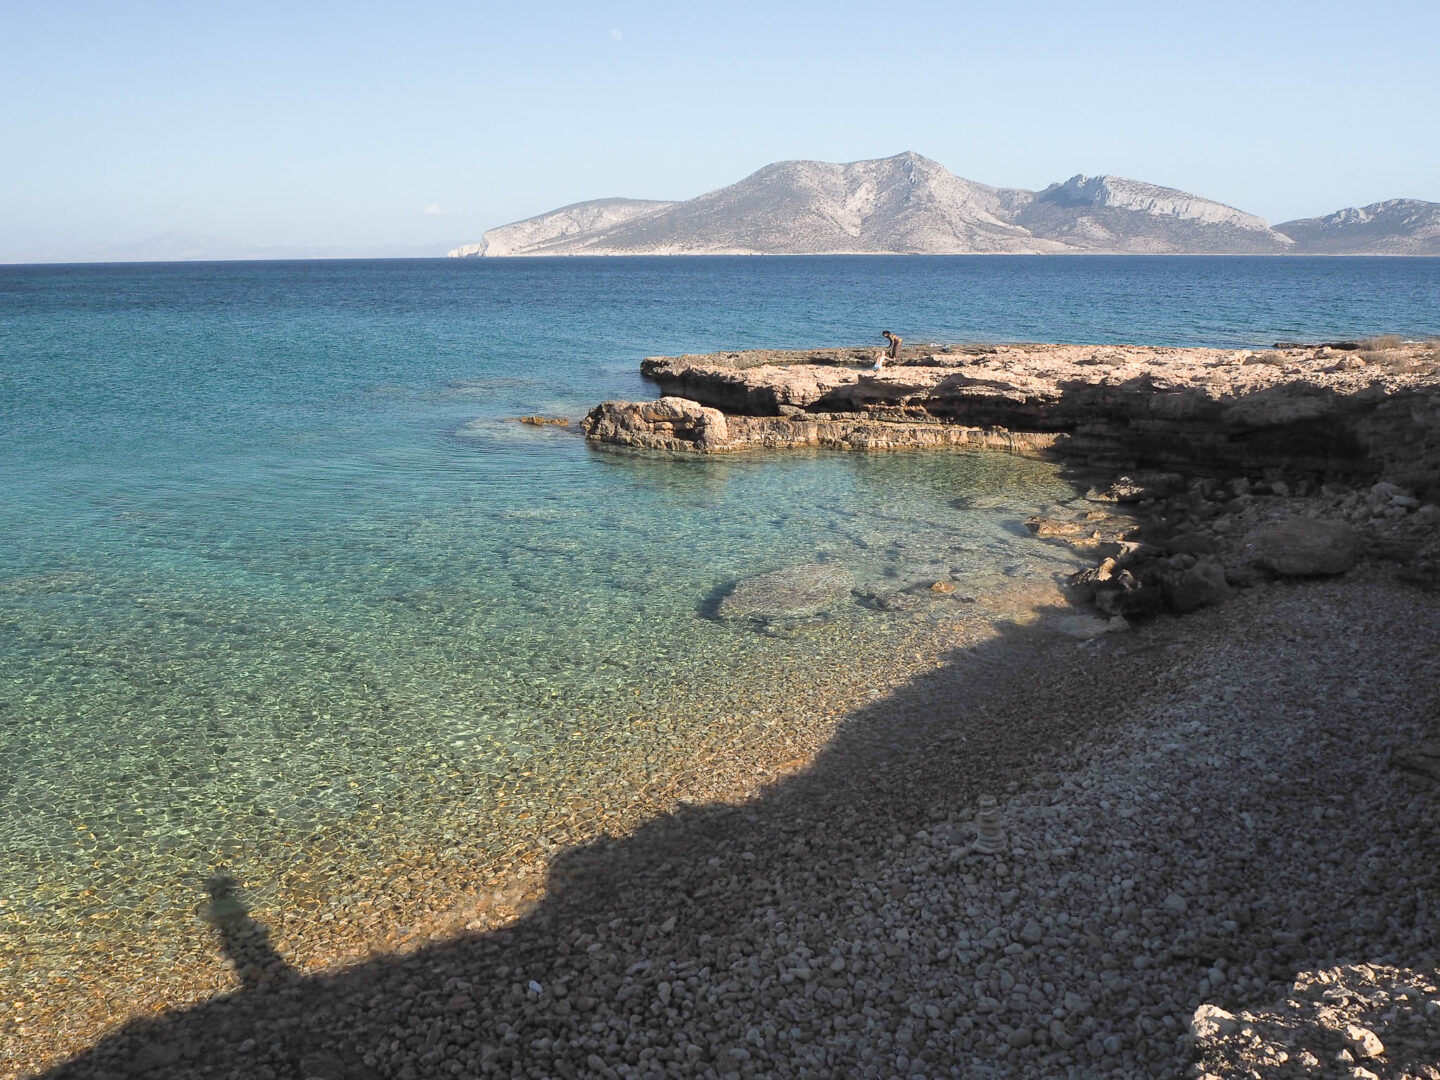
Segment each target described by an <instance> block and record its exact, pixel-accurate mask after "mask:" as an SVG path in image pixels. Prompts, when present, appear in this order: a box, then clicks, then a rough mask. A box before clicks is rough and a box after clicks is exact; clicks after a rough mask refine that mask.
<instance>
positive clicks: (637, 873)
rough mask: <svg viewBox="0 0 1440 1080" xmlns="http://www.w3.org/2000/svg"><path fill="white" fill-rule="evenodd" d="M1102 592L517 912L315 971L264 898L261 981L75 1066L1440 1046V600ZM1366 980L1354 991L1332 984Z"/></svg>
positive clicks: (1098, 1060) (1240, 1069)
mask: <svg viewBox="0 0 1440 1080" xmlns="http://www.w3.org/2000/svg"><path fill="white" fill-rule="evenodd" d="M1073 617H1074V616H1073V612H1069V611H1065V610H1064V609H1057V610H1056V611H1054V612H1053V613H1052V615H1051V617H1050V618H1049V619H1042V620H1041V622H1040V623H1039V624H1038V625H1030V626H1024V627H1021V626H1015V627H1012V628H1009V629H1005V630H1002V632H1001V634H1000V635H999V637H998V638H996V639H994V640H992V641H990V642H988V643H986V644H982V645H979V646H977V647H975V648H973V649H969V650H964V651H961V652H959V653H957V654H956V655H955V656H954V657H952V658H951V660H950V661H949V662H948V663H947V664H946V665H945V666H944V667H943V668H939V669H937V670H935V671H934V672H933V673H931V674H927V675H921V676H919V677H917V678H915V679H913V680H912V681H911V682H910V683H908V684H906V685H905V686H904V687H902V688H901V689H899V690H898V691H896V692H894V693H892V694H889V695H888V696H885V697H883V698H880V699H877V700H876V701H875V702H874V703H873V704H871V705H868V706H865V707H863V708H861V709H860V710H858V711H857V712H855V713H854V714H852V715H851V717H850V718H849V719H848V720H847V721H846V723H845V725H844V726H843V727H842V728H841V729H840V732H839V734H838V735H837V736H836V738H835V739H834V740H833V741H832V742H831V743H830V745H829V746H828V747H827V748H826V749H825V750H824V751H823V752H822V753H821V754H820V755H819V756H818V758H817V759H816V761H815V762H814V763H813V765H812V766H811V767H810V768H809V769H808V770H806V771H804V772H801V773H799V774H796V775H793V776H790V777H788V778H785V779H783V780H781V781H779V782H777V783H776V784H774V785H773V786H771V787H770V788H769V789H767V790H765V791H764V792H762V793H761V794H760V795H759V796H758V797H756V798H754V799H752V800H749V801H747V802H743V803H740V804H738V805H707V806H696V807H685V808H682V809H681V810H680V811H678V812H677V813H674V814H670V815H666V816H663V817H661V818H658V819H657V820H655V821H653V822H651V823H650V824H648V825H646V826H644V827H643V828H641V829H640V830H639V831H638V832H637V833H636V834H634V835H632V836H629V837H627V838H625V839H624V840H620V841H615V840H611V841H600V842H597V843H595V844H591V845H588V846H587V847H584V848H579V849H572V850H570V851H568V852H566V853H564V854H562V855H560V856H558V857H557V858H556V860H555V861H554V863H553V864H552V867H551V875H550V881H549V885H548V889H547V891H546V894H545V896H544V898H543V899H542V900H541V901H540V902H539V903H538V904H537V905H536V906H534V907H533V908H532V909H530V910H529V912H528V913H527V914H525V915H524V916H523V917H521V918H520V919H518V920H517V921H516V922H514V923H513V924H512V925H510V926H507V927H505V928H502V929H499V930H495V931H492V932H489V933H483V934H480V933H477V934H472V935H464V936H460V937H457V938H454V939H452V940H449V941H446V942H443V943H441V944H437V945H433V946H430V947H427V948H425V949H423V950H420V951H418V952H415V953H412V954H409V955H405V956H396V957H393V958H389V959H384V960H380V961H375V962H371V963H368V964H365V965H361V966H359V967H355V968H351V969H348V970H345V971H342V972H339V973H337V974H333V975H329V976H309V977H303V978H302V977H299V976H297V975H295V974H294V973H292V972H290V971H289V970H288V969H286V968H285V967H284V966H283V965H282V964H280V963H279V961H278V958H277V957H276V956H275V955H274V954H273V952H272V951H270V950H269V949H268V944H267V938H266V932H265V928H264V927H262V926H260V925H259V924H256V923H253V922H249V921H248V920H247V919H246V918H245V917H244V914H243V907H242V906H239V905H241V904H242V903H243V897H239V898H237V899H236V900H234V901H233V903H232V907H231V909H230V914H229V916H228V917H227V918H226V920H225V921H223V922H222V923H221V924H220V930H221V937H222V939H223V943H224V945H225V947H226V948H227V950H229V951H230V954H231V956H232V958H233V959H235V961H236V967H237V971H238V973H239V974H240V976H241V978H242V981H243V982H244V983H245V989H243V990H241V991H238V992H236V993H234V994H231V995H229V996H227V997H224V998H220V999H216V1000H214V1001H211V1002H209V1003H207V1004H205V1005H202V1006H199V1007H197V1008H194V1009H191V1010H189V1011H186V1012H182V1013H176V1014H174V1015H171V1016H168V1017H165V1018H162V1019H160V1020H158V1021H147V1022H144V1023H139V1024H135V1025H132V1026H131V1027H129V1028H127V1029H124V1030H122V1031H121V1032H119V1033H117V1034H115V1035H113V1036H111V1037H109V1038H107V1039H106V1040H104V1041H103V1042H101V1043H100V1044H99V1045H97V1046H96V1047H95V1048H94V1049H92V1050H91V1051H89V1052H87V1053H86V1054H85V1055H83V1056H82V1057H80V1058H78V1059H76V1060H75V1061H74V1062H72V1063H71V1064H69V1065H67V1066H62V1067H61V1068H59V1069H57V1070H54V1071H53V1072H52V1073H51V1074H50V1075H52V1076H55V1077H102V1076H111V1077H122V1076H146V1077H192V1076H193V1077H201V1076H204V1077H222V1076H223V1077H236V1078H240V1077H245V1078H262V1080H263V1078H280V1077H317V1078H340V1077H355V1078H380V1077H385V1078H389V1077H394V1078H397V1080H418V1078H420V1077H432V1076H433V1077H451V1076H490V1075H496V1076H523V1077H536V1078H540V1077H564V1078H570V1077H580V1076H585V1077H606V1078H609V1077H649V1076H656V1077H659V1076H696V1077H713V1078H717V1080H718V1078H722V1077H723V1078H729V1077H759V1076H776V1077H787V1076H796V1077H833V1076H865V1077H891V1076H914V1077H942V1076H957V1077H959V1076H966V1077H969V1076H995V1077H1002V1076H1013V1077H1028V1076H1046V1077H1048V1076H1075V1077H1095V1076H1116V1077H1135V1076H1157V1077H1169V1076H1180V1075H1183V1074H1185V1072H1186V1071H1187V1069H1191V1068H1193V1069H1195V1071H1197V1072H1198V1071H1199V1069H1200V1068H1201V1067H1202V1066H1203V1067H1206V1068H1210V1067H1214V1068H1215V1069H1217V1070H1218V1071H1219V1072H1220V1073H1221V1074H1222V1075H1243V1074H1245V1073H1247V1072H1249V1071H1250V1070H1252V1069H1253V1070H1255V1074H1258V1075H1261V1076H1282V1075H1323V1076H1336V1075H1338V1076H1345V1075H1356V1076H1361V1075H1374V1076H1377V1077H1402V1076H1427V1077H1429V1076H1440V1071H1436V1069H1437V1066H1440V1049H1437V1048H1440V1004H1437V1003H1436V1002H1437V999H1436V994H1435V993H1434V989H1435V986H1436V983H1437V981H1440V967H1437V964H1440V959H1437V948H1440V933H1437V919H1440V868H1437V865H1436V862H1435V859H1434V853H1435V852H1437V851H1440V794H1437V790H1436V788H1435V787H1434V786H1433V785H1427V784H1425V783H1423V782H1416V783H1412V782H1410V781H1408V780H1407V779H1405V778H1404V777H1403V776H1402V771H1401V769H1400V768H1399V766H1398V765H1397V761H1398V760H1400V759H1401V758H1403V757H1404V756H1405V754H1406V753H1407V752H1408V751H1411V750H1413V749H1414V748H1415V747H1417V746H1419V745H1420V744H1422V743H1424V742H1425V741H1426V740H1429V739H1434V738H1436V737H1437V735H1440V732H1437V726H1440V725H1437V717H1440V605H1437V603H1436V597H1435V595H1434V594H1432V593H1428V592H1424V591H1422V590H1420V589H1418V588H1416V587H1414V586H1411V585H1407V584H1404V583H1402V582H1399V581H1397V580H1395V579H1394V577H1393V575H1392V574H1391V572H1390V571H1389V570H1386V569H1384V568H1380V567H1376V566H1370V565H1366V566H1362V567H1361V568H1359V569H1358V570H1356V571H1353V572H1352V573H1351V574H1349V575H1347V576H1346V577H1344V578H1339V579H1331V580H1325V581H1316V582H1308V583H1301V584H1287V583H1267V584H1262V585H1259V586H1257V587H1255V588H1253V589H1249V590H1247V591H1244V592H1243V593H1240V594H1238V595H1237V596H1236V597H1235V598H1234V599H1233V600H1232V601H1230V602H1228V603H1226V604H1224V605H1222V606H1219V607H1214V608H1206V609H1204V610H1201V611H1199V612H1196V613H1194V614H1192V615H1189V616H1186V617H1184V618H1183V619H1175V618H1171V617H1168V616H1162V617H1160V618H1157V619H1155V620H1153V621H1151V622H1148V623H1145V624H1142V625H1141V626H1139V627H1138V628H1136V629H1133V630H1132V631H1130V632H1127V633H1123V634H1105V635H1101V636H1098V637H1094V638H1092V639H1089V640H1082V641H1077V640H1075V639H1074V638H1073V637H1070V636H1067V635H1066V634H1063V633H1058V632H1054V630H1047V625H1048V626H1051V627H1062V626H1066V625H1073V623H1067V620H1073ZM983 793H990V794H993V795H995V796H997V797H998V800H999V810H1000V821H1001V826H1002V828H1003V829H1004V833H1005V842H1004V844H1003V846H1002V848H1001V850H1000V851H999V852H997V853H994V854H984V853H981V852H979V851H977V850H976V849H975V848H974V846H973V844H972V841H973V839H974V837H975V831H976V830H975V824H974V809H975V806H976V801H977V799H978V797H979V796H980V795H981V794H983ZM1337 969H1339V970H1341V972H1342V973H1341V974H1340V975H1334V974H1332V975H1327V976H1326V977H1325V978H1324V979H1321V978H1320V977H1319V976H1318V975H1305V974H1303V973H1307V972H1310V973H1322V972H1335V971H1336V970H1337ZM1361 971H1363V975H1357V974H1356V972H1361ZM1297 973H1302V974H1301V978H1300V980H1299V982H1300V987H1299V991H1300V996H1301V998H1304V999H1305V1000H1303V1001H1302V1000H1298V999H1297V998H1296V997H1295V996H1294V994H1292V990H1293V989H1295V987H1294V986H1293V984H1294V983H1295V981H1296V976H1297ZM1350 983H1357V984H1359V983H1363V987H1364V994H1363V1000H1362V997H1361V996H1359V992H1358V991H1357V992H1356V994H1352V995H1349V996H1346V997H1345V1003H1349V1004H1352V1005H1355V1006H1356V1009H1355V1010H1353V1015H1351V1014H1348V1013H1345V1012H1344V1010H1343V1008H1340V1006H1339V1005H1337V1006H1336V1007H1335V1008H1331V1009H1329V1011H1328V1012H1327V1010H1326V1009H1325V1008H1321V1007H1319V1006H1316V1007H1314V1008H1309V1009H1307V1008H1305V1007H1303V1006H1304V1005H1305V1002H1306V1001H1310V1000H1311V999H1314V998H1318V997H1319V996H1320V994H1321V993H1322V992H1323V989H1324V988H1325V987H1326V986H1330V985H1332V984H1338V985H1342V986H1344V985H1349V984H1350ZM1316 986H1319V987H1320V990H1315V987H1316ZM1427 987H1428V989H1427ZM1306 994H1309V997H1305V995H1306ZM1342 996H1343V995H1342ZM1335 1000H1336V1001H1338V1000H1339V999H1338V998H1336V999H1335ZM1287 1002H1289V1004H1288V1005H1287ZM1341 1004H1344V1003H1341ZM1201 1006H1212V1007H1213V1008H1212V1009H1211V1010H1209V1011H1205V1012H1202V1015H1201V1021H1202V1022H1200V1023H1198V1024H1197V1023H1195V1016H1196V1010H1197V1009H1199V1008H1201ZM1291 1006H1293V1007H1291ZM1362 1006H1363V1007H1362ZM1247 1009H1248V1010H1252V1013H1250V1014H1247V1013H1246V1012H1245V1010H1247ZM1282 1013H1283V1016H1284V1019H1283V1022H1282V1020H1281V1019H1277V1018H1278V1017H1280V1016H1281V1014H1282ZM1252 1014H1253V1016H1254V1017H1255V1018H1256V1019H1254V1020H1251V1019H1249V1017H1250V1016H1251V1015H1252ZM1362 1014H1363V1015H1362ZM1206 1017H1210V1018H1211V1019H1210V1020H1206V1019H1205V1018H1206ZM1226 1017H1229V1018H1230V1019H1226ZM1267 1017H1268V1018H1269V1019H1268V1020H1267V1019H1265V1018H1267ZM1341 1021H1344V1022H1343V1023H1342V1022H1341ZM1346 1023H1348V1024H1350V1025H1351V1026H1362V1024H1363V1026H1365V1030H1367V1031H1369V1032H1370V1034H1371V1035H1372V1036H1373V1038H1374V1040H1375V1043H1376V1044H1379V1045H1381V1046H1382V1047H1383V1049H1382V1050H1381V1051H1380V1052H1378V1053H1367V1054H1366V1056H1364V1057H1363V1059H1362V1058H1360V1057H1358V1056H1357V1055H1358V1054H1360V1053H1361V1052H1362V1051H1365V1048H1366V1047H1367V1046H1368V1047H1369V1049H1370V1050H1371V1051H1373V1050H1374V1044H1370V1043H1367V1042H1366V1040H1364V1039H1363V1038H1361V1037H1360V1036H1355V1037H1354V1039H1352V1041H1351V1042H1348V1043H1346V1042H1343V1041H1342V1042H1341V1043H1338V1044H1334V1040H1333V1039H1331V1038H1330V1033H1331V1029H1332V1028H1334V1030H1335V1031H1340V1030H1341V1029H1344V1028H1345V1024H1346ZM1266 1024H1268V1025H1269V1026H1265V1025H1266ZM1327 1024H1328V1025H1330V1027H1326V1025H1327ZM1337 1024H1338V1025H1339V1026H1338V1027H1336V1026H1335V1025H1337ZM1207 1025H1208V1026H1207ZM1257 1025H1259V1026H1260V1028H1262V1029H1263V1030H1260V1031H1259V1033H1258V1034H1257ZM1192 1027H1193V1028H1194V1031H1193V1032H1192ZM1247 1033H1248V1034H1247ZM1262 1036H1263V1037H1262ZM1312 1036H1313V1037H1312ZM1337 1037H1338V1036H1337ZM1307 1039H1308V1040H1309V1041H1308V1042H1306V1040H1307ZM1357 1039H1358V1042H1357V1041H1355V1040H1357ZM1300 1043H1305V1046H1306V1048H1305V1049H1303V1051H1302V1050H1301V1049H1300ZM1312 1044H1313V1049H1312V1048H1311V1046H1312ZM1332 1044H1334V1045H1332ZM1287 1045H1288V1046H1290V1049H1289V1050H1287V1049H1286V1046H1287ZM1336 1046H1338V1047H1339V1048H1338V1049H1336ZM1342 1051H1343V1053H1344V1054H1348V1055H1349V1059H1348V1060H1347V1059H1346V1058H1344V1057H1342V1056H1340V1055H1341V1053H1342ZM1322 1053H1323V1054H1326V1055H1328V1057H1326V1058H1321V1056H1320V1055H1321V1054H1322ZM1312 1060H1313V1061H1314V1062H1315V1064H1314V1065H1311V1064H1310V1062H1311V1061H1312ZM1197 1062H1198V1064H1197ZM1361 1068H1363V1069H1364V1070H1366V1073H1364V1074H1362V1073H1352V1070H1353V1069H1361Z"/></svg>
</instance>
